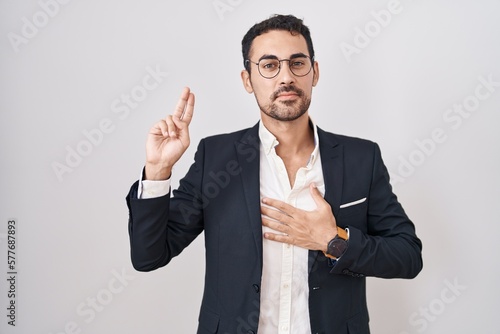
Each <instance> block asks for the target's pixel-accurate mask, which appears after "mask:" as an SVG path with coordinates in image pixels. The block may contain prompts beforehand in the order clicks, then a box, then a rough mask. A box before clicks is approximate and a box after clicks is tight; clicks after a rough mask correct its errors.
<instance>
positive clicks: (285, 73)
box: [278, 60, 295, 85]
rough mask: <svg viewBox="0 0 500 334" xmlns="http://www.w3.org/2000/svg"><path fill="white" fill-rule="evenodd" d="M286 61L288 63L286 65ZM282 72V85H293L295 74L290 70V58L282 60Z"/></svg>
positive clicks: (280, 75) (280, 77) (280, 76)
mask: <svg viewBox="0 0 500 334" xmlns="http://www.w3.org/2000/svg"><path fill="white" fill-rule="evenodd" d="M285 63H286V65H285ZM280 66H281V68H280V73H279V74H278V75H279V79H280V81H281V82H280V85H291V84H293V83H294V82H295V75H293V73H292V71H291V70H290V61H289V60H283V61H281V64H280Z"/></svg>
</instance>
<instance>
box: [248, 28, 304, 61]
mask: <svg viewBox="0 0 500 334" xmlns="http://www.w3.org/2000/svg"><path fill="white" fill-rule="evenodd" d="M296 53H303V54H306V55H309V52H308V49H307V42H306V39H305V38H304V36H302V35H301V34H299V33H294V34H293V35H292V33H290V32H289V31H286V30H271V31H269V32H266V33H264V34H262V35H259V36H257V37H255V39H254V40H253V42H252V47H251V48H250V57H256V58H259V57H262V56H263V55H275V56H277V57H278V58H286V57H289V56H290V55H292V54H296Z"/></svg>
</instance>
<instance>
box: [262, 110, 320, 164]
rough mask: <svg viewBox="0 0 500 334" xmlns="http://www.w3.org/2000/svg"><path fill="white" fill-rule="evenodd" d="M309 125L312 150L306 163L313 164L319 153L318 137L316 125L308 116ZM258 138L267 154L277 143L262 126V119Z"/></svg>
mask: <svg viewBox="0 0 500 334" xmlns="http://www.w3.org/2000/svg"><path fill="white" fill-rule="evenodd" d="M309 125H310V126H311V127H312V128H313V131H314V150H313V151H312V153H311V157H310V158H309V161H308V162H307V165H308V166H309V165H311V166H312V165H313V164H314V162H315V161H316V159H317V158H318V155H319V137H318V127H317V126H316V124H315V123H314V121H313V120H312V119H311V118H310V117H309ZM259 138H260V142H261V144H262V148H263V149H264V153H265V154H266V155H269V154H270V153H271V151H272V149H273V148H275V147H276V146H278V145H279V141H278V139H276V137H275V136H274V135H273V134H272V133H271V132H270V131H269V130H268V129H267V128H266V127H265V126H264V124H263V123H262V120H261V121H260V122H259Z"/></svg>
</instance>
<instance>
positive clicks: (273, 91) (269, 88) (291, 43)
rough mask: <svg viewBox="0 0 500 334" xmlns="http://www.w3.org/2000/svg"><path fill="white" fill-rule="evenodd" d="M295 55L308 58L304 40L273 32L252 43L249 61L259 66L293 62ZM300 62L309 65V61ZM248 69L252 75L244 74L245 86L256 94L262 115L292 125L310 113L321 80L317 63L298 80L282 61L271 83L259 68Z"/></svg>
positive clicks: (295, 36)
mask: <svg viewBox="0 0 500 334" xmlns="http://www.w3.org/2000/svg"><path fill="white" fill-rule="evenodd" d="M294 55H295V56H297V55H305V56H309V51H308V49H307V43H306V40H305V38H304V37H303V36H302V35H300V34H297V35H292V34H291V33H290V32H288V31H282V30H272V31H269V32H267V33H265V34H262V35H260V36H257V37H256V38H255V39H254V40H253V43H252V47H251V49H250V54H249V58H250V60H251V61H252V62H253V63H258V62H259V61H261V60H262V59H268V58H277V59H280V60H281V59H290V58H291V57H292V56H294ZM301 59H302V60H305V61H306V63H307V64H310V61H311V60H310V58H303V57H302V58H301ZM249 65H250V67H251V75H250V73H248V72H247V71H243V72H242V79H243V84H244V86H245V89H246V90H247V91H248V92H249V93H254V94H255V98H256V99H257V104H258V105H259V108H260V110H261V111H262V113H264V114H265V115H267V116H268V117H271V118H273V119H276V120H279V121H293V120H296V119H298V118H299V117H301V116H302V115H304V114H306V113H307V111H308V109H309V105H310V103H311V94H312V88H313V87H314V86H315V85H316V83H317V81H318V77H319V71H318V64H317V63H314V64H313V69H312V70H311V71H310V72H309V73H308V74H307V75H305V76H302V77H299V76H296V75H294V74H293V73H292V71H291V70H290V64H289V62H288V61H283V62H281V70H280V71H279V73H278V75H277V76H275V77H274V78H271V79H266V78H264V77H263V76H261V75H260V73H259V69H258V66H257V65H256V64H249ZM307 66H309V65H307Z"/></svg>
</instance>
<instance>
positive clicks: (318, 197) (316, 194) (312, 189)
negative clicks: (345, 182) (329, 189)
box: [309, 183, 325, 207]
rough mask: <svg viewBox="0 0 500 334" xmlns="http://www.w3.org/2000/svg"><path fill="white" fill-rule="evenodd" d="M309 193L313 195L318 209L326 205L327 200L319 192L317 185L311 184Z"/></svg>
mask: <svg viewBox="0 0 500 334" xmlns="http://www.w3.org/2000/svg"><path fill="white" fill-rule="evenodd" d="M309 192H310V193H311V196H312V198H313V200H314V202H315V203H316V205H317V206H318V207H319V206H320V205H322V204H323V203H325V199H324V198H323V195H322V194H321V192H320V191H319V189H318V187H316V184H315V183H311V184H310V185H309Z"/></svg>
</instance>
